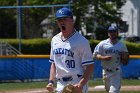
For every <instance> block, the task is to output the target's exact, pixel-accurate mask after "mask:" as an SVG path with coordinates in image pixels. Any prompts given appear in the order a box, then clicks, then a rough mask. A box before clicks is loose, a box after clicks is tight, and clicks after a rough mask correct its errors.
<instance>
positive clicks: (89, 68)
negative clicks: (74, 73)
mask: <svg viewBox="0 0 140 93" xmlns="http://www.w3.org/2000/svg"><path fill="white" fill-rule="evenodd" d="M85 66H86V70H85V72H84V74H83V76H82V78H81V80H80V81H79V83H78V84H77V85H76V87H77V88H81V89H82V88H83V86H84V85H85V84H86V83H87V82H88V80H90V77H91V74H92V73H93V69H94V64H89V65H85Z"/></svg>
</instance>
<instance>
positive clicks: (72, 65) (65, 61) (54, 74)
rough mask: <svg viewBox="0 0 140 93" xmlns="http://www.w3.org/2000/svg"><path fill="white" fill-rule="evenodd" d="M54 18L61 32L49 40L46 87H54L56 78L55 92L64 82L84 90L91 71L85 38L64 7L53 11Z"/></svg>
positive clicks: (91, 63)
mask: <svg viewBox="0 0 140 93" xmlns="http://www.w3.org/2000/svg"><path fill="white" fill-rule="evenodd" d="M56 22H57V24H58V27H59V28H60V30H61V32H60V33H58V34H57V35H55V36H54V37H53V38H52V41H51V54H50V62H51V63H52V64H51V69H50V78H49V83H48V85H47V86H46V88H47V90H48V91H50V92H52V91H53V90H54V86H53V85H54V80H55V79H56V80H57V88H56V90H57V92H59V93H61V91H62V89H63V88H64V86H66V85H67V84H73V85H74V87H75V88H76V89H77V93H80V92H78V91H80V90H83V93H88V87H87V82H88V80H89V79H90V76H91V74H92V73H93V67H94V62H93V56H92V52H91V48H90V45H89V42H88V40H87V39H86V38H84V37H83V36H82V35H81V34H79V32H78V31H76V30H75V29H74V21H73V14H72V12H71V10H70V9H68V8H61V9H59V10H58V11H57V12H56Z"/></svg>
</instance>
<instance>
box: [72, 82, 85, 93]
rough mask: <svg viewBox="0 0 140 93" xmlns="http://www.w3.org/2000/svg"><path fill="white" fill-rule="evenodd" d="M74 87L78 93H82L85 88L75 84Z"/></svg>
mask: <svg viewBox="0 0 140 93" xmlns="http://www.w3.org/2000/svg"><path fill="white" fill-rule="evenodd" d="M74 87H75V88H74V89H75V91H76V93H82V90H83V86H81V85H80V84H75V85H74Z"/></svg>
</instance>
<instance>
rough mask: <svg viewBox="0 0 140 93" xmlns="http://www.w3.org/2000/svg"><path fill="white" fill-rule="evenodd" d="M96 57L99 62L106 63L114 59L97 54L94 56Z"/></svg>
mask: <svg viewBox="0 0 140 93" xmlns="http://www.w3.org/2000/svg"><path fill="white" fill-rule="evenodd" d="M94 57H95V58H96V59H98V60H105V61H109V60H111V58H112V57H111V56H103V55H101V54H96V55H94Z"/></svg>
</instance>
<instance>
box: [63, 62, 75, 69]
mask: <svg viewBox="0 0 140 93" xmlns="http://www.w3.org/2000/svg"><path fill="white" fill-rule="evenodd" d="M65 63H66V67H67V68H75V61H74V60H66V61H65Z"/></svg>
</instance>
